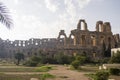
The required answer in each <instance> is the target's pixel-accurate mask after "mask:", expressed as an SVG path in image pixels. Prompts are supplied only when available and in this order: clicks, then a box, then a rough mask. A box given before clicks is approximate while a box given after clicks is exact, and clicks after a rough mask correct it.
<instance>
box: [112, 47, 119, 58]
mask: <svg viewBox="0 0 120 80" xmlns="http://www.w3.org/2000/svg"><path fill="white" fill-rule="evenodd" d="M117 51H120V48H113V49H111V56H114V55H115V54H116V53H117Z"/></svg>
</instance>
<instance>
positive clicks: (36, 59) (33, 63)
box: [24, 56, 41, 67]
mask: <svg viewBox="0 0 120 80" xmlns="http://www.w3.org/2000/svg"><path fill="white" fill-rule="evenodd" d="M40 61H41V58H40V57H37V56H33V57H31V58H30V59H29V60H28V61H26V62H25V63H24V65H25V66H31V67H35V66H37V65H38V64H39V63H40Z"/></svg>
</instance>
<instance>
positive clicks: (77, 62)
mask: <svg viewBox="0 0 120 80" xmlns="http://www.w3.org/2000/svg"><path fill="white" fill-rule="evenodd" d="M71 65H72V66H73V68H74V69H78V68H79V65H80V64H79V61H78V60H75V61H73V62H72V63H71Z"/></svg>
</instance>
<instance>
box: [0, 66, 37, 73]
mask: <svg viewBox="0 0 120 80" xmlns="http://www.w3.org/2000/svg"><path fill="white" fill-rule="evenodd" d="M0 72H35V68H32V67H31V68H27V67H22V68H19V67H18V68H17V67H8V68H7V67H5V68H1V67H0Z"/></svg>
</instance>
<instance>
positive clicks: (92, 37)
mask: <svg viewBox="0 0 120 80" xmlns="http://www.w3.org/2000/svg"><path fill="white" fill-rule="evenodd" d="M91 39H92V46H96V38H95V36H94V35H92V36H91Z"/></svg>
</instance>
